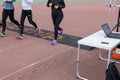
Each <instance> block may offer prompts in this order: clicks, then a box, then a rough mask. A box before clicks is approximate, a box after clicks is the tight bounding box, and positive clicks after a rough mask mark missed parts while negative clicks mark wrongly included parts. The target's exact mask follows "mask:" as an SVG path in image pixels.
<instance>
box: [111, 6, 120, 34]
mask: <svg viewBox="0 0 120 80" xmlns="http://www.w3.org/2000/svg"><path fill="white" fill-rule="evenodd" d="M119 19H120V8H119V12H118V20H117V24H116V25H115V27H114V28H113V29H112V31H113V30H114V29H115V28H116V32H118V31H119V26H120V21H119Z"/></svg>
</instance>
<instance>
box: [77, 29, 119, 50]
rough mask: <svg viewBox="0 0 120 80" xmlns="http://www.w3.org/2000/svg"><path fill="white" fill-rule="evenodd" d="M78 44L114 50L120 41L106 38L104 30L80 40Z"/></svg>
mask: <svg viewBox="0 0 120 80" xmlns="http://www.w3.org/2000/svg"><path fill="white" fill-rule="evenodd" d="M78 44H82V45H87V46H91V47H96V48H102V49H107V50H112V49H113V48H115V47H116V46H117V45H118V44H120V39H115V38H108V37H106V36H105V33H104V32H103V30H100V31H98V32H96V33H93V34H91V35H89V36H87V37H85V38H83V39H80V40H78Z"/></svg>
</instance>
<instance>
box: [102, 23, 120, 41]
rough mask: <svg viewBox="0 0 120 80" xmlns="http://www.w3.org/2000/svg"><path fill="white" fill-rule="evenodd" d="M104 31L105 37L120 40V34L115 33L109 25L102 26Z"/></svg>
mask: <svg viewBox="0 0 120 80" xmlns="http://www.w3.org/2000/svg"><path fill="white" fill-rule="evenodd" d="M102 29H103V31H104V33H105V35H106V36H107V37H109V38H116V39H120V34H118V33H113V32H112V30H111V29H110V27H109V24H108V23H105V24H103V25H102Z"/></svg>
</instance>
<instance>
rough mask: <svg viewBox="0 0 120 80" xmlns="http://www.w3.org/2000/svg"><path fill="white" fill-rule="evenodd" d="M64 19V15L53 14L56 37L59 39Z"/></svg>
mask: <svg viewBox="0 0 120 80" xmlns="http://www.w3.org/2000/svg"><path fill="white" fill-rule="evenodd" d="M62 19H63V15H52V20H53V24H54V34H55V36H54V39H55V40H57V38H58V30H61V28H60V26H59V25H60V23H61V21H62Z"/></svg>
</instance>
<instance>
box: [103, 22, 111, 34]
mask: <svg viewBox="0 0 120 80" xmlns="http://www.w3.org/2000/svg"><path fill="white" fill-rule="evenodd" d="M102 29H103V31H104V32H105V34H106V36H108V35H109V34H111V33H112V31H111V29H110V27H109V25H108V23H105V24H103V25H102Z"/></svg>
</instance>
